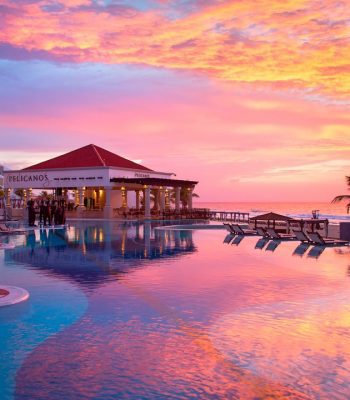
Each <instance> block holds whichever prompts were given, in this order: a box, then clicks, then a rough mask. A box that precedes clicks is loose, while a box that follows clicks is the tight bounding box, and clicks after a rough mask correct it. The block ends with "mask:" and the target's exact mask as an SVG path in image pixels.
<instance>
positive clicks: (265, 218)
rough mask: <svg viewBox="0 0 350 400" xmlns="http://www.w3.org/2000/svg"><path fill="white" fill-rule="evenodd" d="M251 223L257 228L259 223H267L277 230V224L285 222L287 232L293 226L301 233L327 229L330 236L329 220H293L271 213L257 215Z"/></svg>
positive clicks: (251, 219)
mask: <svg viewBox="0 0 350 400" xmlns="http://www.w3.org/2000/svg"><path fill="white" fill-rule="evenodd" d="M249 222H254V227H255V228H256V227H257V224H258V222H264V223H267V226H268V227H270V226H271V225H272V227H273V228H274V229H275V228H276V222H277V223H279V222H283V223H285V225H286V230H287V232H288V231H289V230H290V227H291V226H293V227H295V228H296V229H299V230H301V231H304V230H311V231H312V232H314V231H315V230H316V229H321V228H323V229H325V232H326V235H327V234H328V224H329V221H328V219H318V218H308V219H302V218H292V217H288V216H287V215H281V214H277V213H274V212H269V213H266V214H262V215H257V216H255V217H251V218H250V219H249Z"/></svg>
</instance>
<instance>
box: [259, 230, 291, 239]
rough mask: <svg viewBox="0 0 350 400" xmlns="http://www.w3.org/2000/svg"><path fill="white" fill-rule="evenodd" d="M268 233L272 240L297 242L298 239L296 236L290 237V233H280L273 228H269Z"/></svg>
mask: <svg viewBox="0 0 350 400" xmlns="http://www.w3.org/2000/svg"><path fill="white" fill-rule="evenodd" d="M266 232H267V234H268V235H269V236H270V238H271V239H277V240H295V239H296V237H295V236H294V235H290V234H289V233H278V232H276V231H275V229H273V228H267V229H266Z"/></svg>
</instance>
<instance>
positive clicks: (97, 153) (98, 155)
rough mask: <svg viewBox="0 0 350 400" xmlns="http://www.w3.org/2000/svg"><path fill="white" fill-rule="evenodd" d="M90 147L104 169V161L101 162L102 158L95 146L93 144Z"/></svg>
mask: <svg viewBox="0 0 350 400" xmlns="http://www.w3.org/2000/svg"><path fill="white" fill-rule="evenodd" d="M91 146H92V148H93V149H94V151H95V153H96V155H97V157H98V158H99V160H100V161H101V163H102V165H103V166H104V167H106V163H105V161H104V160H103V158H102V157H101V155H100V153H99V152H98V151H97V149H96V147H95V145H94V144H91Z"/></svg>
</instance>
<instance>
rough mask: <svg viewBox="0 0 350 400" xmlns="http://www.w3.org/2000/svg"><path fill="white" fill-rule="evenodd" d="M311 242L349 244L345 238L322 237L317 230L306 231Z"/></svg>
mask: <svg viewBox="0 0 350 400" xmlns="http://www.w3.org/2000/svg"><path fill="white" fill-rule="evenodd" d="M307 235H308V237H309V238H310V240H311V242H312V243H314V244H318V245H321V246H346V245H349V242H348V241H347V240H338V239H327V238H324V237H322V236H321V235H320V234H319V233H318V232H307Z"/></svg>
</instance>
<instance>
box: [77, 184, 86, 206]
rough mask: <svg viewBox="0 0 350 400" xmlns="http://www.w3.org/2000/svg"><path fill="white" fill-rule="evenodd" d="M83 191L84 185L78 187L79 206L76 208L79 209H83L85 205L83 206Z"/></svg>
mask: <svg viewBox="0 0 350 400" xmlns="http://www.w3.org/2000/svg"><path fill="white" fill-rule="evenodd" d="M84 191H85V188H84V187H82V188H79V189H78V196H79V207H78V209H79V210H84V209H85V206H84Z"/></svg>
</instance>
